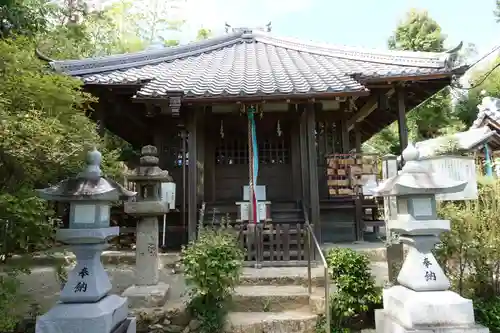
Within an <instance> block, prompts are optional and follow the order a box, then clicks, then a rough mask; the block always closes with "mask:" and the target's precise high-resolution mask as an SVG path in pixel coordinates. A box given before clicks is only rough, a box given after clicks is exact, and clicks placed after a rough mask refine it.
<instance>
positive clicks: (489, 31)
mask: <svg viewBox="0 0 500 333" xmlns="http://www.w3.org/2000/svg"><path fill="white" fill-rule="evenodd" d="M181 1H182V0H181ZM185 1H186V5H185V6H184V9H183V11H185V13H183V14H182V15H181V16H184V17H186V20H187V24H186V26H185V27H184V28H183V32H182V36H180V38H181V40H183V41H187V40H189V39H191V40H192V39H193V36H196V31H197V30H198V29H200V28H201V27H203V28H208V29H211V30H212V31H213V32H214V33H216V34H220V33H224V23H225V22H227V23H228V24H230V25H231V26H233V27H242V26H245V27H255V26H264V25H265V24H266V23H268V22H269V21H271V22H272V32H273V33H275V34H277V35H282V36H287V37H296V38H300V39H304V40H313V41H319V42H328V43H332V44H337V45H350V46H359V47H366V48H376V49H386V48H387V39H388V37H389V36H390V35H391V34H392V32H393V31H394V29H395V27H396V26H397V24H398V22H399V21H401V20H402V19H403V18H404V15H405V13H406V12H407V11H409V10H410V9H412V8H417V9H425V10H427V11H428V12H429V14H430V16H431V17H432V18H434V19H435V20H436V21H437V22H438V23H439V24H440V25H441V27H442V30H443V32H444V33H445V34H446V35H447V36H448V38H447V40H446V46H447V47H449V48H452V47H454V46H456V45H458V44H459V43H460V41H463V42H464V43H465V44H467V43H474V44H475V45H476V47H477V50H478V54H484V53H487V52H488V51H490V50H491V49H492V48H493V47H494V46H495V45H498V44H500V37H499V31H500V23H496V22H495V17H494V16H493V10H494V6H495V0H185Z"/></svg>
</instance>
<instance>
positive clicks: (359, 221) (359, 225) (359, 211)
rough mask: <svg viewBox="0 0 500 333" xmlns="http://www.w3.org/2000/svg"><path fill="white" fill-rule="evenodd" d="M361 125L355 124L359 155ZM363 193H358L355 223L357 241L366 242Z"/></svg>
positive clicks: (355, 202)
mask: <svg viewBox="0 0 500 333" xmlns="http://www.w3.org/2000/svg"><path fill="white" fill-rule="evenodd" d="M359 126H360V124H359V123H355V124H354V148H355V149H356V153H357V154H361V153H362V152H361V132H360V130H359ZM363 199H364V198H363V193H362V192H360V193H357V195H356V198H355V201H354V207H355V222H356V240H358V241H362V240H364V231H365V223H364V219H363V215H364V214H363Z"/></svg>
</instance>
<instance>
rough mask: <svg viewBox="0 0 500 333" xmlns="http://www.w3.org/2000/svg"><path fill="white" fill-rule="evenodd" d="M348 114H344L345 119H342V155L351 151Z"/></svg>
mask: <svg viewBox="0 0 500 333" xmlns="http://www.w3.org/2000/svg"><path fill="white" fill-rule="evenodd" d="M347 116H348V114H346V113H344V117H343V118H342V120H341V122H340V127H341V128H340V135H341V138H342V140H341V141H342V153H343V154H347V153H349V150H350V143H349V126H348V124H347V123H348V121H349V119H348V117H347Z"/></svg>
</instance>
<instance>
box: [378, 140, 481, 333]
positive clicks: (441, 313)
mask: <svg viewBox="0 0 500 333" xmlns="http://www.w3.org/2000/svg"><path fill="white" fill-rule="evenodd" d="M402 155H403V159H404V161H405V162H406V164H405V166H404V167H403V169H402V171H401V172H400V173H399V174H398V175H396V176H393V177H391V178H388V179H387V180H385V181H383V182H382V183H381V184H380V185H379V186H378V188H377V189H376V191H375V192H376V194H377V195H379V196H384V197H389V196H390V197H396V205H397V218H396V220H393V221H391V224H390V227H391V230H392V231H394V232H397V233H398V234H399V235H400V240H401V241H402V242H403V243H404V244H406V245H408V247H409V251H408V254H407V256H406V259H405V260H404V262H403V266H402V267H401V271H400V272H399V275H398V277H397V281H398V283H399V285H396V286H393V287H390V288H386V289H384V292H383V304H384V308H383V310H377V312H376V313H375V321H376V329H377V332H379V333H390V332H415V333H417V332H422V333H423V332H425V333H428V332H435V331H440V332H450V333H451V332H456V331H458V330H460V332H467V331H471V330H474V332H488V329H487V328H484V327H481V326H479V325H476V324H475V321H474V311H473V307H472V301H471V300H469V299H465V298H463V297H461V296H460V295H458V294H456V293H454V292H452V291H450V290H448V289H449V287H450V281H449V280H448V278H447V277H446V275H445V274H444V272H443V270H442V268H441V267H440V265H439V264H438V262H437V261H436V258H435V257H434V255H433V254H432V250H433V249H434V246H435V245H436V244H437V243H438V242H439V235H440V234H441V233H442V232H445V231H449V230H450V221H448V220H440V219H438V217H437V212H436V194H442V193H454V192H459V191H462V190H463V189H464V188H465V186H466V185H467V182H466V181H454V180H452V179H446V177H444V176H443V175H442V174H439V175H438V174H436V173H433V172H431V171H430V169H429V168H428V167H426V166H424V164H423V163H421V161H420V160H419V152H418V150H417V149H416V148H415V147H414V146H413V145H411V144H409V145H408V147H407V148H406V149H405V150H404V151H403V154H402Z"/></svg>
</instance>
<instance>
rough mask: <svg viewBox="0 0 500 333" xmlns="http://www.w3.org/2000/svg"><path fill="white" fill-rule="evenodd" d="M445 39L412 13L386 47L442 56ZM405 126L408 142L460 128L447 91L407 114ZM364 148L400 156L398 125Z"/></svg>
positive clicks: (427, 19) (425, 18) (428, 20)
mask: <svg viewBox="0 0 500 333" xmlns="http://www.w3.org/2000/svg"><path fill="white" fill-rule="evenodd" d="M445 39H446V36H445V35H443V34H442V31H441V27H440V26H439V24H438V23H437V22H436V21H435V20H433V19H432V18H431V17H430V16H429V14H428V13H427V12H426V11H418V10H415V9H413V10H411V11H410V12H409V13H408V14H407V15H406V18H405V20H403V21H401V23H400V24H399V25H398V26H397V28H396V30H395V32H394V35H393V36H391V37H390V38H389V40H388V45H389V48H390V49H396V50H406V51H424V52H442V51H443V50H444V41H445ZM471 49H472V48H471V46H469V50H471ZM407 126H408V132H409V138H410V140H411V141H420V140H425V139H430V138H433V137H436V136H439V135H443V134H449V133H450V132H455V131H457V130H461V129H462V128H463V125H462V123H461V121H460V119H458V117H457V115H456V114H455V112H454V110H453V108H452V105H451V97H450V92H449V90H448V89H444V90H442V91H440V92H438V93H437V94H435V95H434V96H432V97H431V98H429V99H428V100H426V101H425V102H424V103H423V104H421V105H419V106H418V107H416V108H415V109H413V110H412V111H411V112H409V113H408V115H407ZM365 147H367V148H368V149H370V148H371V150H373V151H376V152H379V153H384V154H385V153H393V154H399V153H401V147H399V132H398V126H397V122H395V123H393V124H391V125H389V126H388V127H387V128H385V129H384V130H382V131H381V132H380V133H378V134H376V135H374V136H373V137H372V138H371V139H370V140H369V141H368V142H367V143H366V144H365Z"/></svg>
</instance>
